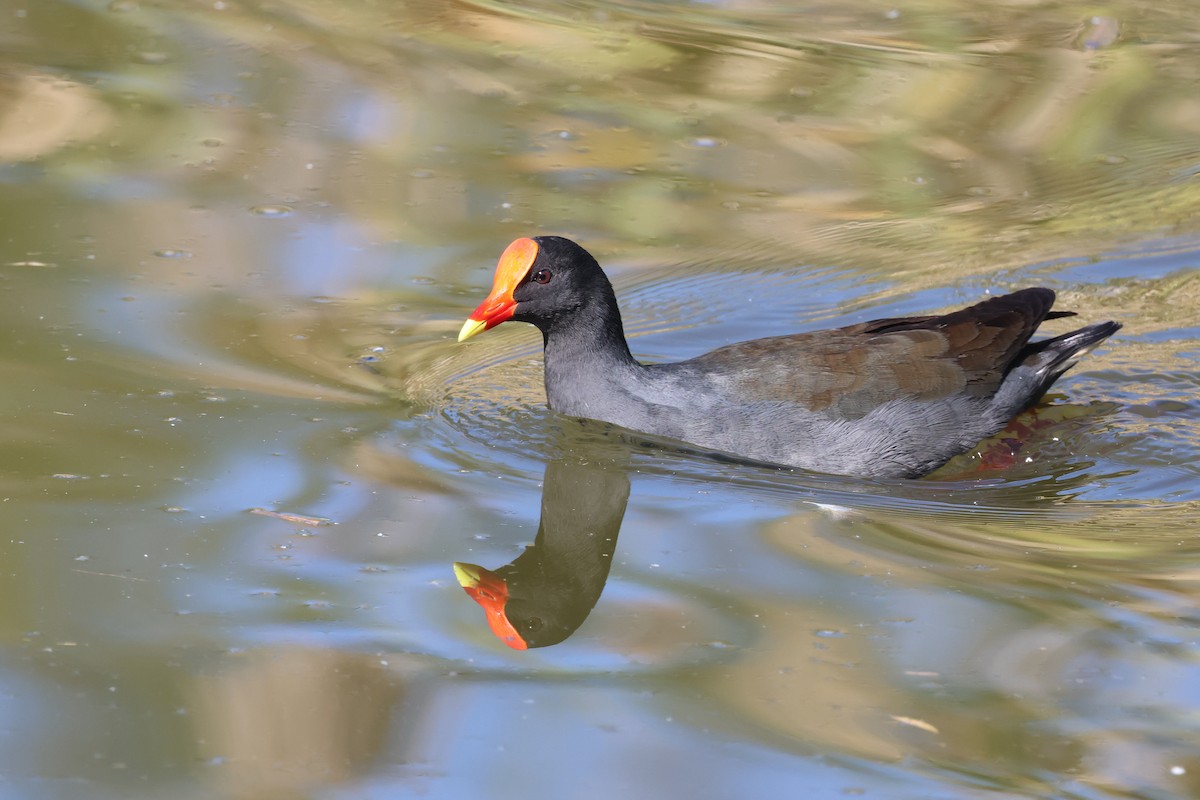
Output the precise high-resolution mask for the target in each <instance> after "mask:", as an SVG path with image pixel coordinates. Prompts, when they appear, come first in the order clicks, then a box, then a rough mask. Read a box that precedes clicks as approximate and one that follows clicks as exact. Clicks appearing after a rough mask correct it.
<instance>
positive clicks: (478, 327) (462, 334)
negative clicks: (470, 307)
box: [458, 319, 487, 342]
mask: <svg viewBox="0 0 1200 800" xmlns="http://www.w3.org/2000/svg"><path fill="white" fill-rule="evenodd" d="M486 327H487V323H486V322H484V321H483V320H481V319H468V320H467V321H466V322H464V323H463V326H462V329H461V330H460V331H459V332H458V340H459V341H460V342H465V341H466V340H467V339H470V338H471V337H472V336H474V335H475V334H477V333H479V332H480V331H482V330H483V329H484V328H486Z"/></svg>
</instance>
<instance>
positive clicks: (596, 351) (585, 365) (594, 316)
mask: <svg viewBox="0 0 1200 800" xmlns="http://www.w3.org/2000/svg"><path fill="white" fill-rule="evenodd" d="M542 339H543V342H544V344H545V349H546V367H547V369H550V368H551V365H553V366H554V368H559V369H561V368H563V367H564V366H566V365H575V366H577V367H579V368H581V369H587V370H594V369H596V368H600V367H606V366H607V367H619V366H636V365H638V364H637V362H636V361H635V360H634V358H633V355H632V354H631V353H630V352H629V343H628V342H626V341H625V327H624V325H622V323H621V312H620V311H619V310H618V309H617V299H616V296H615V295H614V294H613V291H612V287H611V286H604V287H603V291H601V292H597V293H596V295H595V296H592V297H589V298H588V300H587V302H586V304H585V305H584V306H582V307H580V308H577V309H575V310H574V311H573V313H570V314H562V315H560V316H558V317H555V318H554V319H552V320H550V321H549V322H548V323H547V324H546V325H545V326H544V327H543V328H542Z"/></svg>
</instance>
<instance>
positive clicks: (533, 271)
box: [458, 236, 617, 342]
mask: <svg viewBox="0 0 1200 800" xmlns="http://www.w3.org/2000/svg"><path fill="white" fill-rule="evenodd" d="M616 302H617V301H616V296H615V295H614V294H613V290H612V284H610V283H609V282H608V278H607V277H606V276H605V274H604V271H603V270H602V269H600V265H599V264H598V263H596V259H595V258H593V257H592V254H591V253H589V252H588V251H587V250H584V249H583V248H582V247H580V246H579V245H577V244H576V243H575V242H573V241H571V240H570V239H564V238H563V237H561V236H537V237H534V238H532V239H517V240H516V241H515V242H513V243H512V244H510V245H509V246H508V248H507V249H506V250H505V251H504V253H503V254H502V255H501V256H500V262H499V263H498V264H497V265H496V277H495V281H494V282H493V284H492V292H491V294H489V295H488V297H487V299H486V300H484V301H483V302H482V303H481V304H480V305H479V307H478V308H476V309H475V311H474V313H472V314H471V316H470V317H469V318H468V319H467V322H466V324H464V325H463V328H462V331H461V332H460V333H459V335H458V340H459V341H460V342H461V341H463V340H464V339H467V338H469V337H471V336H474V335H475V334H476V333H479V332H481V331H484V330H487V329H488V328H493V327H495V326H496V325H499V324H500V323H501V322H504V321H506V320H509V319H515V320H519V321H521V322H529V323H532V324H534V325H536V326H537V327H538V328H540V329H541V330H542V331H543V332H546V331H548V330H550V329H551V328H554V327H556V326H558V325H560V324H561V323H563V322H564V321H570V320H572V319H573V318H575V317H578V316H580V315H584V314H587V310H588V309H592V310H593V311H592V313H591V314H590V316H593V317H596V316H598V317H604V318H607V317H609V316H615V315H616V313H617V311H616V307H617V306H616Z"/></svg>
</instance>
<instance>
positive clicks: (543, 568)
mask: <svg viewBox="0 0 1200 800" xmlns="http://www.w3.org/2000/svg"><path fill="white" fill-rule="evenodd" d="M543 487H544V488H543V490H542V519H541V522H540V524H539V526H538V534H537V538H536V539H535V540H534V543H533V545H532V546H530V547H526V548H525V551H524V552H523V553H521V555H519V556H518V557H517V558H516V559H515V560H514V561H513V562H512V563H511V564H506V565H504V566H503V567H499V568H498V569H496V570H489V569H485V568H483V567H480V566H477V565H475V564H465V563H462V562H458V563H455V565H454V574H455V576H456V577H457V578H458V582H459V584H461V585H462V587H463V589H464V590H466V592H467V594H468V595H470V597H471V599H473V600H474V601H475V602H476V603H478V604H479V605H480V606H481V607H482V608H483V610H484V613H485V614H486V615H487V621H488V626H489V627H490V628H491V629H492V633H494V634H495V635H496V637H497V638H498V639H500V641H502V642H504V643H505V644H507V645H508V646H509V647H511V648H513V649H515V650H525V649H528V648H531V647H546V646H548V645H552V644H558V643H559V642H561V641H563V640H564V639H566V638H567V637H568V636H570V635H571V634H572V633H574V632H575V631H576V629H578V628H579V626H580V625H582V624H583V621H584V620H585V619H587V617H588V614H590V613H591V611H592V608H593V607H594V606H595V605H596V601H597V600H599V599H600V593H601V592H602V591H603V590H604V583H605V581H606V580H608V570H609V567H610V566H611V565H612V557H613V550H614V549H615V546H616V540H617V533H618V532H619V531H620V528H621V520H622V518H623V517H624V516H625V505H626V503H627V502H628V500H629V478H628V477H627V476H626V474H625V472H624V470H622V469H619V468H616V467H614V466H613V465H612V464H605V463H604V462H595V461H592V462H583V463H577V462H575V461H562V460H555V461H551V462H550V463H549V464H547V466H546V477H545V481H544V482H543Z"/></svg>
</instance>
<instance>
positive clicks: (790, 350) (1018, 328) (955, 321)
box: [691, 289, 1066, 418]
mask: <svg viewBox="0 0 1200 800" xmlns="http://www.w3.org/2000/svg"><path fill="white" fill-rule="evenodd" d="M1053 303H1054V292H1052V291H1051V290H1049V289H1022V290H1021V291H1018V292H1014V293H1012V294H1008V295H1004V296H1002V297H995V298H992V299H989V300H985V301H984V302H982V303H978V304H976V305H973V306H970V307H968V308H964V309H961V310H959V311H955V312H952V313H950V314H946V315H944V316H927V317H903V318H894V319H881V320H873V321H871V322H864V323H860V324H858V325H850V326H847V327H845V328H837V329H834V330H827V331H816V332H813V333H801V334H795V335H792V336H776V337H771V338H768V339H756V340H754V341H750V342H742V343H739V344H733V345H729V346H727V347H722V348H719V349H717V350H713V351H712V352H711V353H707V354H706V355H703V356H700V357H699V358H696V359H693V361H692V362H691V363H692V364H694V365H695V366H696V367H698V368H700V369H702V370H704V371H705V372H707V373H708V374H709V375H711V376H713V377H714V379H716V380H718V381H721V382H727V383H728V384H730V385H729V386H728V388H729V389H730V390H731V391H734V392H736V393H737V395H738V396H740V397H742V398H745V399H747V400H781V401H787V402H800V403H802V404H804V405H805V406H807V407H809V408H811V409H813V410H815V411H821V410H828V411H830V412H831V413H834V414H836V415H838V416H844V417H848V418H857V417H861V416H863V415H865V414H867V413H869V412H870V411H871V409H873V408H875V407H876V406H878V405H880V404H881V403H884V402H887V401H888V400H892V399H895V398H897V397H910V398H914V399H919V400H938V399H941V398H945V397H949V396H951V395H954V394H964V395H968V396H973V397H988V396H990V395H991V394H993V393H994V392H995V391H996V389H997V387H998V386H999V385H1000V382H1001V380H1002V379H1003V378H1004V375H1005V374H1006V373H1007V372H1008V370H1009V368H1010V367H1011V366H1012V364H1013V363H1014V361H1016V360H1017V358H1018V355H1019V354H1020V352H1021V350H1022V348H1023V347H1024V346H1025V344H1026V343H1027V342H1028V341H1029V338H1030V337H1031V336H1032V335H1033V333H1034V331H1035V330H1037V327H1038V325H1040V324H1041V323H1042V321H1043V320H1045V319H1046V318H1047V316H1048V315H1050V314H1051V312H1050V307H1051V305H1053ZM1065 315H1066V314H1062V313H1059V314H1055V315H1054V316H1065Z"/></svg>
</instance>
